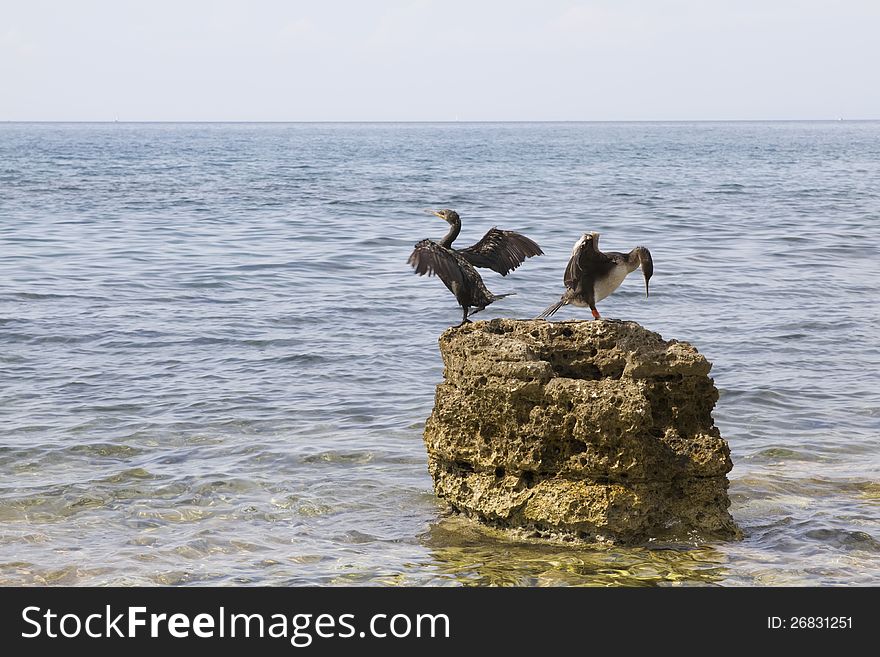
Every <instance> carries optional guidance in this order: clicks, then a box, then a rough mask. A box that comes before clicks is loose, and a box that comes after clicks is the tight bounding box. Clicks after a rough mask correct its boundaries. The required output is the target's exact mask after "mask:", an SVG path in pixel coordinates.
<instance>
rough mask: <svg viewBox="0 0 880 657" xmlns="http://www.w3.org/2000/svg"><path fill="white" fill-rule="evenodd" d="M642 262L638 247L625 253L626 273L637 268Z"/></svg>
mask: <svg viewBox="0 0 880 657" xmlns="http://www.w3.org/2000/svg"><path fill="white" fill-rule="evenodd" d="M641 264H642V257H641V253H639V247H636V248H634V249H633V250H632V251H630V252H629V253H627V254H626V273H627V274H630V273H632V272H634V271H635V270H636V269H638V268H639V265H641Z"/></svg>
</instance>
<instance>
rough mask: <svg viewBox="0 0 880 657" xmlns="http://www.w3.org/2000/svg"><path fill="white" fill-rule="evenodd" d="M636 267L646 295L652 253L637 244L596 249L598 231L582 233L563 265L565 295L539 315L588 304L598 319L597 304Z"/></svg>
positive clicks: (548, 315)
mask: <svg viewBox="0 0 880 657" xmlns="http://www.w3.org/2000/svg"><path fill="white" fill-rule="evenodd" d="M639 267H641V268H642V274H644V276H645V296H646V297H647V296H648V281H649V280H650V279H651V276H652V275H653V274H654V261H653V259H652V258H651V252H650V251H648V249H646V248H645V247H643V246H637V247H636V248H634V249H633V250H632V251H630V252H629V253H618V252H616V251H608V252H607V253H602V252H601V251H600V250H599V233H584V235H583V237H581V238H580V239H579V240H578V241H577V243H576V244H575V245H574V248H573V249H572V251H571V260H569V261H568V266H567V267H566V268H565V277H564V279H563V280H564V282H565V288H566V289H565V294H563V295H562V298H561V299H560V300H559V301H557V302H556V303H554V304H553V305H552V306H550V307H548V308H546V309H545V310H544V312H542V313H541V314H540V315H538V317H539V318H541V317H544V318H546V317H550V315H552V314H553V313H555V312H556V311H557V310H559V309H560V308H562V306H567V305H568V304H571V305H574V306H589V307H590V310H591V311H592V313H593V317H594V318H596V319H600V318H601V315H599V311H598V310H596V303H597V302H598V301H601V300H602V299H604V298H605V297H607V296H608V295H609V294H611V293H612V292H614V290H616V289H617V288H618V287H620V284H621V283H623V279H624V278H626V276H627V274H629V273H631V272H634V271H635V270H636V269H638V268H639Z"/></svg>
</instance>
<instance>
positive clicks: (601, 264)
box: [563, 240, 615, 294]
mask: <svg viewBox="0 0 880 657" xmlns="http://www.w3.org/2000/svg"><path fill="white" fill-rule="evenodd" d="M614 265H615V262H614V260H612V259H611V258H609V257H608V256H607V255H606V254H604V253H602V252H601V251H597V250H596V249H595V248H594V247H593V246H592V245H590V246H587V242H586V241H583V240H582V241H581V242H579V247H578V249H577V251H575V252H574V253H572V255H571V260H569V261H568V266H567V267H566V268H565V276H564V278H563V282H564V283H565V287H566V288H568V289H569V290H576V291H579V292H580V291H581V288H584V290H583V291H584V292H589V294H592V289H593V283H594V282H595V280H596V278H598V277H601V276H604V275H605V274H607V273H608V272H609V271H611V270H612V269H613V268H614ZM585 283H588V285H586V286H584V284H585Z"/></svg>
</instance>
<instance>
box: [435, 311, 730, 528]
mask: <svg viewBox="0 0 880 657" xmlns="http://www.w3.org/2000/svg"><path fill="white" fill-rule="evenodd" d="M440 352H441V354H442V356H443V362H444V365H445V370H444V381H443V383H441V384H440V385H438V386H437V393H436V398H435V403H434V410H433V412H432V413H431V416H430V417H429V418H428V421H427V423H426V425H425V434H424V438H425V446H426V447H427V450H428V468H429V471H430V473H431V476H432V477H433V480H434V490H435V491H436V493H437V495H438V496H439V497H441V498H442V499H444V500H446V501H447V502H448V503H449V504H450V505H451V507H452V508H453V509H454V510H456V511H459V512H461V513H464V514H466V515H468V516H471V517H474V518H477V519H479V520H481V521H483V522H486V523H489V524H491V525H494V526H499V527H505V528H517V529H525V530H528V531H529V532H530V533H531V534H533V535H537V536H545V537H560V538H567V539H571V538H574V539H580V540H585V541H591V542H594V541H610V542H615V543H640V542H644V541H647V540H649V539H653V538H658V539H660V538H662V539H671V540H675V539H693V538H696V537H700V538H710V539H711V538H734V537H738V536H739V535H740V532H739V529H738V528H737V527H736V525H735V523H734V522H733V519H732V518H731V517H730V514H729V513H728V511H727V509H728V507H729V506H730V500H729V499H728V496H727V487H728V480H727V476H726V475H727V473H728V472H729V471H730V469H731V468H732V467H733V464H732V462H731V460H730V449H729V448H728V446H727V443H726V442H725V441H724V439H723V438H722V437H721V435H720V433H719V431H718V429H717V428H716V427H715V424H714V422H713V420H712V409H713V408H714V406H715V402H716V401H717V400H718V391H717V390H716V388H715V385H714V383H713V381H712V379H711V378H709V376H708V375H709V370H710V368H711V367H712V366H711V364H710V363H709V361H707V360H706V358H705V357H703V356H702V355H701V354H700V353H699V352H698V351H697V350H696V349H695V348H694V347H693V346H691V345H690V344H688V343H686V342H677V341H675V340H669V341H666V340H663V338H661V337H660V335H658V334H657V333H653V332H651V331H648V330H647V329H645V328H643V327H642V326H640V325H639V324H637V323H635V322H621V321H609V320H598V321H575V322H546V321H544V320H511V319H494V320H491V321H488V322H477V323H474V324H466V325H464V326H463V327H459V328H451V329H448V330H447V331H445V332H444V333H443V335H442V336H440Z"/></svg>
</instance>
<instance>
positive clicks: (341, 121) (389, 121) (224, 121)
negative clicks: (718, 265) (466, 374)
mask: <svg viewBox="0 0 880 657" xmlns="http://www.w3.org/2000/svg"><path fill="white" fill-rule="evenodd" d="M872 121H880V118H855V119H847V118H843V117H838V118H822V119H816V118H812V119H466V120H459V119H436V120H430V119H400V120H397V119H374V120H358V119H339V120H334V119H314V120H309V119H300V120H286V119H280V120H265V119H262V120H249V119H219V120H218V119H204V120H202V119H121V120H120V119H0V123H28V124H56V123H84V124H115V123H125V124H152V123H155V124H180V123H190V124H263V123H264V124H363V123H370V124H394V123H412V124H426V123H435V124H436V123H443V124H456V123H464V124H473V123H838V122H840V123H869V122H872Z"/></svg>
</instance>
